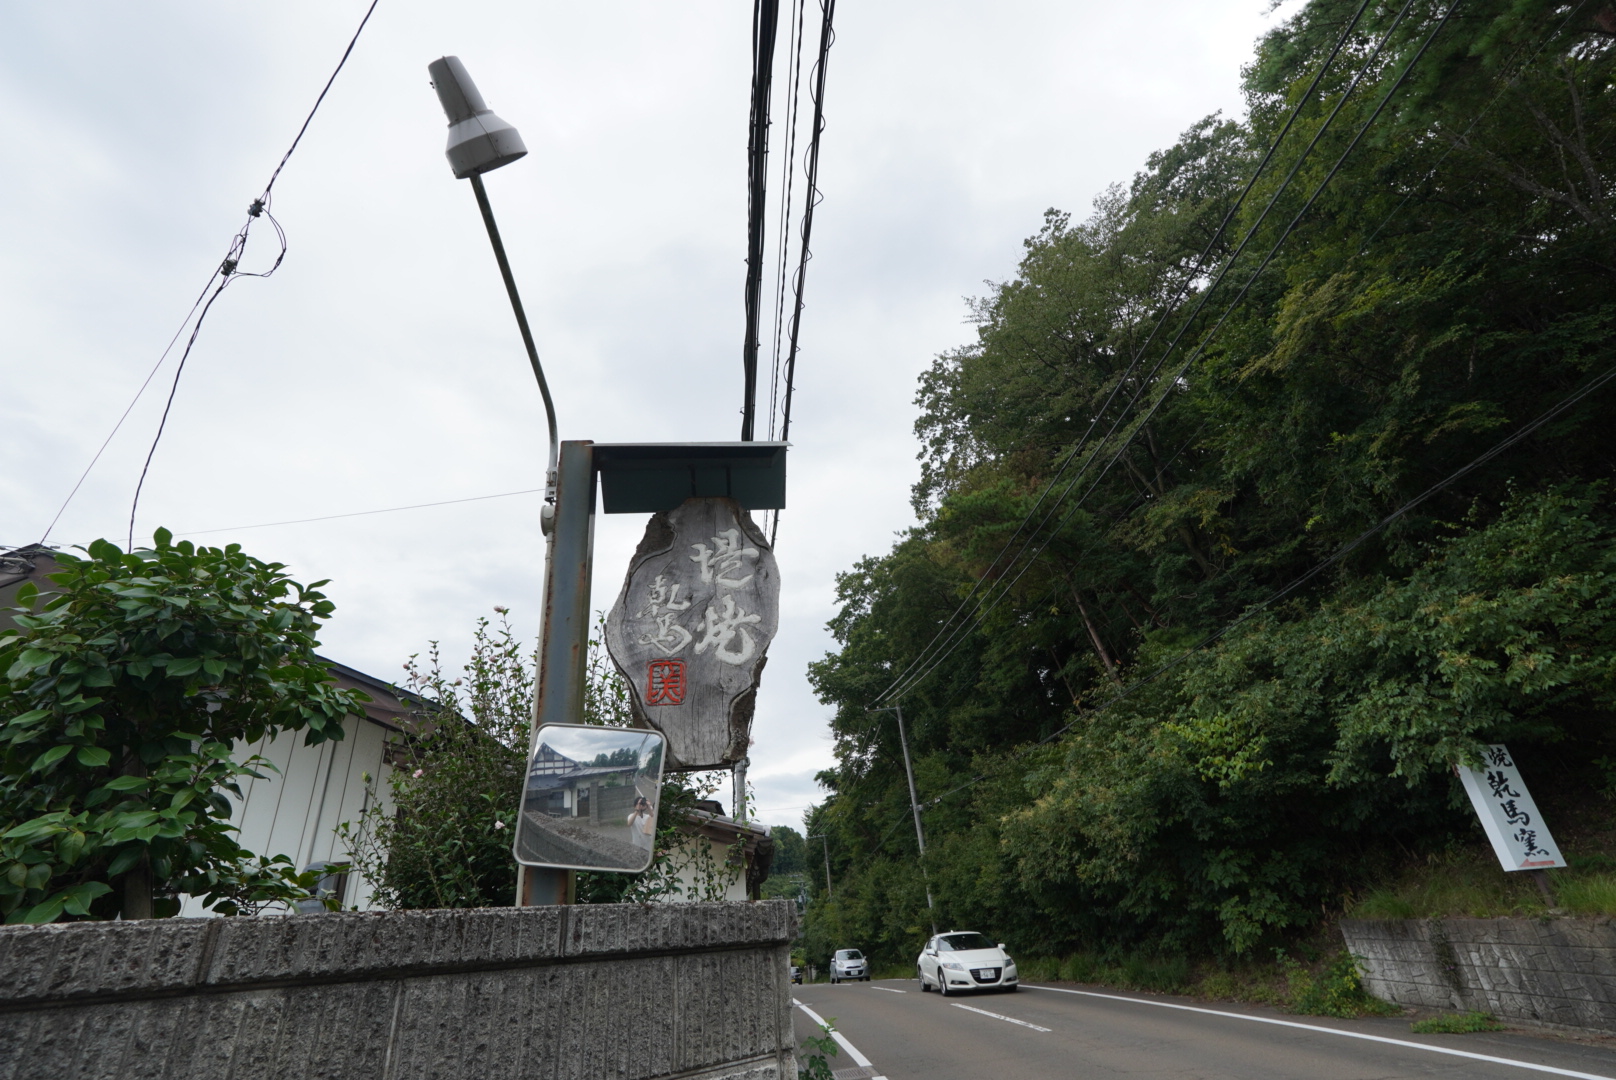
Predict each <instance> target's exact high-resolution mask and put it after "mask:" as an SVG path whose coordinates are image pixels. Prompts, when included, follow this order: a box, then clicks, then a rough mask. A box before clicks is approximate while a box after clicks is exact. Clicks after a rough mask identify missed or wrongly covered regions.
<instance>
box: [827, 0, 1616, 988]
mask: <svg viewBox="0 0 1616 1080" xmlns="http://www.w3.org/2000/svg"><path fill="white" fill-rule="evenodd" d="M1613 49H1616V9H1613V7H1612V6H1610V5H1608V4H1606V3H1604V2H1603V0H1593V2H1575V0H1574V2H1570V3H1561V2H1556V0H1454V2H1451V3H1450V2H1449V0H1412V2H1410V3H1407V4H1404V3H1402V2H1398V3H1377V2H1373V0H1312V2H1310V3H1308V4H1307V5H1306V7H1305V8H1304V9H1303V10H1301V11H1300V12H1299V13H1298V14H1296V15H1295V16H1294V17H1293V18H1292V19H1290V20H1289V21H1288V22H1287V23H1285V24H1284V25H1282V26H1281V27H1280V28H1279V29H1277V30H1276V31H1274V32H1273V33H1272V34H1270V35H1269V36H1268V37H1267V38H1266V39H1264V40H1263V41H1262V42H1260V43H1259V44H1258V47H1257V52H1256V55H1255V57H1254V58H1253V60H1252V62H1251V63H1250V65H1249V66H1248V67H1247V68H1246V69H1245V83H1244V88H1245V93H1246V98H1247V105H1248V108H1247V115H1246V116H1245V117H1243V118H1240V119H1233V118H1228V117H1222V116H1212V117H1208V118H1207V119H1205V120H1203V121H1201V122H1199V123H1197V124H1195V125H1194V126H1193V127H1191V128H1190V130H1188V131H1187V132H1186V133H1185V134H1184V135H1183V136H1182V138H1181V139H1180V140H1179V142H1178V143H1177V144H1176V145H1174V146H1172V147H1170V148H1168V149H1166V150H1163V151H1161V152H1159V153H1157V154H1155V155H1153V156H1152V157H1151V158H1150V159H1149V160H1148V162H1147V163H1146V165H1145V168H1144V169H1143V171H1141V172H1140V173H1139V174H1138V175H1136V176H1135V177H1134V178H1133V180H1132V182H1131V183H1129V184H1127V185H1117V186H1115V187H1113V188H1111V189H1110V190H1108V191H1107V192H1105V193H1104V194H1103V195H1102V196H1101V197H1100V198H1099V199H1098V200H1097V201H1096V203H1095V208H1094V212H1093V213H1092V215H1090V216H1089V217H1088V218H1087V219H1086V220H1082V221H1077V220H1074V219H1073V218H1071V217H1069V216H1068V215H1067V214H1065V213H1061V212H1057V211H1054V210H1051V211H1049V212H1048V213H1047V214H1046V216H1045V219H1044V221H1043V225H1042V228H1041V230H1040V231H1038V232H1037V234H1036V235H1035V236H1033V237H1032V238H1031V239H1030V240H1028V241H1027V243H1026V251H1025V256H1024V258H1023V260H1022V262H1021V264H1020V268H1019V270H1018V272H1017V274H1016V275H1015V277H1014V279H1013V280H1010V281H1007V282H1004V283H1002V284H999V285H997V286H995V287H994V288H993V289H992V290H991V291H990V292H989V294H988V295H986V296H983V297H981V298H980V299H978V300H976V301H974V302H973V306H972V308H971V313H972V315H973V316H974V322H975V325H976V328H977V329H976V335H975V340H973V341H970V342H969V343H966V344H964V345H962V346H961V347H959V348H958V349H956V350H954V351H952V352H949V353H947V354H945V355H942V356H940V357H938V358H937V359H936V361H935V362H934V363H933V364H932V366H931V368H930V370H929V371H928V372H927V373H926V374H925V375H924V376H923V378H922V379H921V382H920V386H919V391H918V395H917V399H916V400H917V404H918V406H919V409H920V414H919V419H918V421H917V423H916V433H917V435H918V437H919V440H920V443H921V448H922V449H921V458H920V459H921V462H922V472H921V479H920V481H919V483H918V484H917V485H916V487H915V489H914V500H915V507H916V510H917V512H918V513H919V516H920V519H921V524H920V525H919V526H917V527H916V528H914V529H912V530H911V531H910V532H909V533H908V534H907V535H905V536H903V537H902V538H900V540H899V541H898V542H897V543H896V544H895V546H894V547H893V549H892V550H891V551H890V552H888V553H886V554H883V555H876V556H872V557H869V558H866V559H864V560H863V561H862V562H860V563H859V564H858V565H856V566H855V567H853V568H852V569H851V570H849V571H848V572H847V573H845V574H844V575H842V576H841V577H840V579H839V602H840V613H839V614H838V615H837V617H836V618H835V619H834V620H833V621H832V623H831V629H832V631H833V633H834V635H835V638H836V641H837V642H838V645H839V649H838V651H836V652H834V653H832V654H830V655H828V656H827V657H826V658H825V659H824V660H823V661H821V662H819V663H817V664H815V665H813V667H812V669H811V673H810V674H811V678H812V680H813V682H814V685H815V687H816V689H817V691H818V693H819V695H820V697H821V698H822V700H824V701H825V702H826V703H828V704H830V705H833V706H834V707H835V709H836V712H835V719H834V734H835V740H836V744H835V745H836V758H837V763H836V765H835V767H834V768H832V769H830V770H827V771H826V772H824V773H823V774H821V778H820V779H821V782H822V783H823V785H824V786H825V788H826V789H827V792H828V795H827V797H826V799H825V801H824V802H823V803H822V804H821V805H820V806H819V807H818V808H816V809H815V810H814V811H813V813H812V814H811V815H810V818H809V820H808V822H807V824H808V829H807V832H809V833H811V834H815V835H821V834H823V835H825V836H826V837H827V838H828V839H827V840H826V841H825V843H826V846H827V849H828V855H829V861H830V863H831V874H832V877H833V886H834V896H833V897H830V896H827V895H826V890H825V886H826V882H825V873H824V869H823V867H822V865H821V864H820V860H819V859H818V858H817V857H816V858H814V859H809V860H806V862H805V866H804V869H805V871H806V872H807V874H808V875H809V877H810V879H811V881H812V882H813V893H814V902H813V903H812V904H811V906H810V908H809V914H808V922H807V928H806V934H807V939H808V944H809V952H810V955H814V954H817V953H819V952H824V951H827V950H828V949H830V948H834V947H841V946H845V945H857V946H859V947H861V948H864V949H865V950H867V951H868V952H870V953H871V954H872V956H874V957H875V959H876V960H877V962H878V963H896V962H901V961H904V960H912V958H913V955H914V951H915V950H916V948H917V947H918V945H919V943H920V941H921V940H922V938H923V937H924V935H925V934H926V933H927V932H929V928H930V922H929V920H928V918H927V914H926V889H927V886H928V884H929V887H930V890H931V892H932V894H933V896H934V897H935V900H936V905H937V922H938V924H939V925H941V926H942V928H943V929H948V928H950V927H955V926H975V927H979V928H981V929H985V930H989V929H990V930H991V932H993V933H995V934H996V935H997V936H998V937H1000V938H1001V939H1003V940H1006V941H1008V942H1010V943H1012V945H1013V946H1014V947H1016V948H1019V949H1022V950H1024V951H1027V952H1042V953H1044V954H1046V955H1049V954H1054V953H1057V952H1060V951H1064V950H1068V949H1074V948H1085V949H1106V948H1131V949H1161V950H1167V949H1172V950H1187V951H1192V952H1197V953H1201V954H1220V955H1224V956H1236V955H1250V954H1251V953H1252V951H1253V950H1255V949H1258V948H1259V947H1263V946H1266V945H1270V944H1275V943H1279V942H1283V941H1285V940H1287V938H1289V937H1291V936H1294V935H1296V934H1300V933H1305V932H1307V931H1308V929H1309V928H1310V927H1313V926H1315V925H1316V924H1317V923H1318V922H1319V921H1320V920H1321V919H1325V918H1328V917H1329V916H1330V915H1331V914H1332V913H1335V912H1339V911H1340V910H1341V909H1342V907H1343V905H1344V904H1345V903H1346V902H1347V901H1348V898H1349V897H1350V896H1351V895H1352V893H1353V891H1354V890H1355V889H1361V888H1362V887H1363V886H1364V885H1365V883H1367V882H1371V881H1373V880H1375V879H1376V877H1377V876H1378V875H1384V874H1385V873H1387V872H1389V871H1390V870H1391V869H1393V868H1395V867H1396V866H1397V865H1399V864H1400V863H1403V862H1406V861H1408V860H1410V859H1415V858H1419V857H1421V855H1422V853H1427V852H1430V851H1434V850H1438V849H1440V848H1442V847H1443V846H1444V845H1449V844H1452V843H1455V842H1470V841H1471V840H1473V839H1477V838H1479V832H1478V830H1477V829H1476V826H1475V822H1474V817H1473V815H1472V814H1471V812H1470V810H1469V807H1468V804H1467V803H1466V802H1465V801H1464V798H1463V796H1462V794H1461V793H1460V792H1459V789H1458V787H1457V784H1456V782H1455V780H1454V779H1453V776H1452V772H1451V766H1452V765H1453V764H1455V763H1457V762H1462V761H1469V760H1474V755H1475V754H1476V753H1477V750H1478V748H1479V747H1480V745H1481V744H1483V743H1486V742H1493V741H1502V742H1507V743H1508V744H1509V745H1510V747H1511V749H1512V750H1513V751H1514V752H1515V754H1516V756H1517V759H1518V760H1520V761H1521V762H1522V765H1523V768H1524V769H1525V770H1526V774H1527V776H1528V777H1529V778H1530V779H1532V781H1533V783H1534V788H1535V789H1538V790H1541V789H1549V788H1553V789H1554V790H1562V791H1578V792H1598V791H1601V790H1603V789H1605V788H1606V787H1608V786H1609V785H1610V775H1609V774H1611V773H1612V771H1613V768H1612V766H1611V764H1610V762H1611V760H1612V758H1616V732H1613V730H1612V725H1611V720H1612V717H1613V715H1616V679H1613V676H1616V664H1613V659H1616V653H1613V649H1612V645H1613V641H1616V577H1613V574H1616V547H1613V541H1616V506H1613V503H1612V490H1611V487H1610V473H1611V469H1612V464H1613V462H1616V424H1613V423H1612V422H1611V419H1610V418H1611V413H1612V407H1613V405H1616V391H1613V389H1612V388H1611V387H1608V386H1606V385H1605V383H1604V381H1603V380H1605V379H1608V378H1610V377H1611V376H1612V375H1613V374H1616V342H1613V340H1612V324H1613V320H1616V190H1613V187H1612V171H1611V165H1612V154H1613V151H1616V145H1613V139H1616V86H1613V63H1612V60H1613ZM1270 151H1271V153H1270ZM1253 178H1254V179H1253ZM1545 415H1547V416H1548V419H1547V420H1546V421H1545V420H1543V418H1544V417H1545ZM1540 421H1541V422H1540ZM895 704H901V706H902V708H903V710H904V721H905V724H906V726H907V730H908V735H909V740H910V744H911V750H912V752H913V754H914V755H915V762H914V767H915V773H916V783H917V786H918V789H919V797H920V799H921V801H922V804H923V806H924V811H923V819H924V823H925V828H926V830H927V855H926V859H925V860H924V862H922V860H921V859H920V858H919V857H918V852H917V849H916V838H915V835H914V827H913V823H912V820H911V818H910V810H909V801H908V789H907V786H906V784H905V780H904V773H903V758H902V752H901V749H900V747H899V743H898V730H897V726H896V723H895V718H894V714H893V713H892V712H890V711H873V710H875V709H879V708H885V707H889V706H892V705H895ZM1551 781H1552V783H1551ZM1539 798H1540V802H1543V801H1547V802H1550V803H1552V802H1553V800H1554V793H1553V790H1546V791H1543V794H1540V796H1539ZM815 854H816V856H817V855H818V854H819V853H817V852H816V853H815Z"/></svg>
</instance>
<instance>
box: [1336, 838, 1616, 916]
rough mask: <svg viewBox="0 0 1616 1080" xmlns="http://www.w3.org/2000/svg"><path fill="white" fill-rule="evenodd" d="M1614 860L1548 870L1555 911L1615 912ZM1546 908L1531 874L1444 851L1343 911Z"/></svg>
mask: <svg viewBox="0 0 1616 1080" xmlns="http://www.w3.org/2000/svg"><path fill="white" fill-rule="evenodd" d="M1613 863H1616V860H1612V859H1610V858H1608V857H1606V856H1603V855H1589V856H1581V857H1579V856H1572V858H1571V865H1570V866H1569V867H1566V868H1565V869H1562V870H1550V871H1549V872H1548V873H1549V878H1550V885H1551V887H1552V888H1553V890H1554V893H1555V897H1556V899H1557V900H1558V901H1559V906H1558V907H1556V908H1554V909H1552V910H1553V911H1554V912H1556V913H1561V912H1563V913H1567V914H1572V915H1616V865H1613ZM1550 910H1551V909H1550V907H1549V905H1548V903H1547V902H1545V901H1544V899H1543V894H1542V893H1540V892H1539V891H1538V889H1537V886H1536V885H1535V884H1534V883H1533V881H1532V879H1531V877H1530V876H1529V875H1527V874H1524V873H1513V874H1512V873H1506V872H1505V871H1504V870H1503V869H1502V868H1501V867H1500V866H1499V865H1498V863H1497V861H1496V860H1495V859H1494V858H1493V857H1492V853H1491V852H1490V851H1485V850H1477V849H1465V850H1462V851H1456V852H1449V853H1447V854H1446V855H1442V856H1439V857H1436V858H1433V859H1431V860H1430V861H1429V862H1427V863H1425V864H1424V865H1421V866H1416V867H1412V868H1410V869H1408V870H1406V871H1405V872H1404V873H1402V874H1401V875H1399V876H1398V877H1397V878H1395V879H1394V880H1392V881H1389V882H1386V883H1385V884H1383V885H1381V886H1380V887H1378V888H1376V889H1374V890H1372V891H1370V892H1368V893H1366V894H1364V895H1363V896H1362V897H1360V898H1359V899H1358V901H1357V902H1356V903H1354V904H1353V905H1352V907H1351V909H1350V910H1349V911H1348V912H1347V914H1348V915H1350V916H1351V917H1353V918H1355V919H1427V918H1437V917H1441V916H1454V915H1461V916H1468V917H1470V918H1474V919H1490V918H1497V917H1499V916H1503V915H1514V916H1521V917H1532V916H1541V915H1546V914H1548V913H1549V912H1550Z"/></svg>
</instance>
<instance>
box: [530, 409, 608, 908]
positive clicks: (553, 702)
mask: <svg viewBox="0 0 1616 1080" xmlns="http://www.w3.org/2000/svg"><path fill="white" fill-rule="evenodd" d="M593 449H594V444H593V443H591V442H589V441H587V440H584V441H576V442H572V441H569V442H564V443H562V444H561V455H560V462H559V464H558V466H557V469H556V472H557V477H556V501H555V518H554V519H553V522H552V525H551V529H550V542H549V545H548V551H547V553H546V556H545V560H544V617H543V622H542V625H541V629H540V636H539V640H540V642H541V643H542V644H541V645H540V652H539V684H538V688H537V693H535V695H534V697H533V731H532V734H531V735H530V736H529V739H528V753H529V754H530V755H531V754H532V752H533V744H534V740H536V739H537V738H538V733H539V727H540V726H541V725H543V724H576V723H577V722H578V721H579V720H580V719H581V718H582V717H583V711H584V696H585V693H586V691H587V687H586V685H585V684H586V682H587V680H588V666H589V589H590V578H591V575H592V574H593V573H594V567H595V462H594V453H593ZM517 874H518V877H517V882H516V896H517V905H518V906H526V905H529V904H568V903H571V902H572V900H573V895H574V892H575V890H576V887H577V884H576V871H572V870H551V869H546V868H542V867H534V866H518V868H517Z"/></svg>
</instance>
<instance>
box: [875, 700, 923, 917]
mask: <svg viewBox="0 0 1616 1080" xmlns="http://www.w3.org/2000/svg"><path fill="white" fill-rule="evenodd" d="M869 711H870V712H878V713H879V712H889V713H897V715H898V745H899V746H901V747H903V774H904V776H905V777H907V778H908V780H909V809H910V811H911V812H912V813H913V814H914V815H915V843H916V844H917V845H919V847H920V877H921V880H923V881H924V882H925V883H926V910H927V911H931V912H935V910H936V909H935V907H934V906H933V904H932V901H931V875H929V874H927V873H926V830H925V829H923V828H922V827H921V825H920V800H919V799H918V798H917V797H916V796H915V769H914V766H913V765H911V764H910V763H909V735H908V733H907V732H905V731H904V729H903V706H901V705H892V706H889V707H888V708H885V709H871V710H869ZM931 932H932V933H934V934H935V933H937V917H936V915H935V914H933V915H932V923H931Z"/></svg>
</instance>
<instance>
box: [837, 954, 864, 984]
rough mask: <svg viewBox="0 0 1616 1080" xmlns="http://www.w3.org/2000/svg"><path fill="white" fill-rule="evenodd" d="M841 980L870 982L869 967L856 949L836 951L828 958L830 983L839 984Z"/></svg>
mask: <svg viewBox="0 0 1616 1080" xmlns="http://www.w3.org/2000/svg"><path fill="white" fill-rule="evenodd" d="M843 979H853V980H855V981H857V980H859V979H863V980H864V981H865V982H869V981H870V965H869V963H868V962H867V961H866V960H865V959H864V954H863V953H861V952H859V951H858V950H857V949H837V950H836V955H835V956H833V957H831V958H830V981H831V982H833V983H839V982H841V981H842V980H843Z"/></svg>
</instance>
